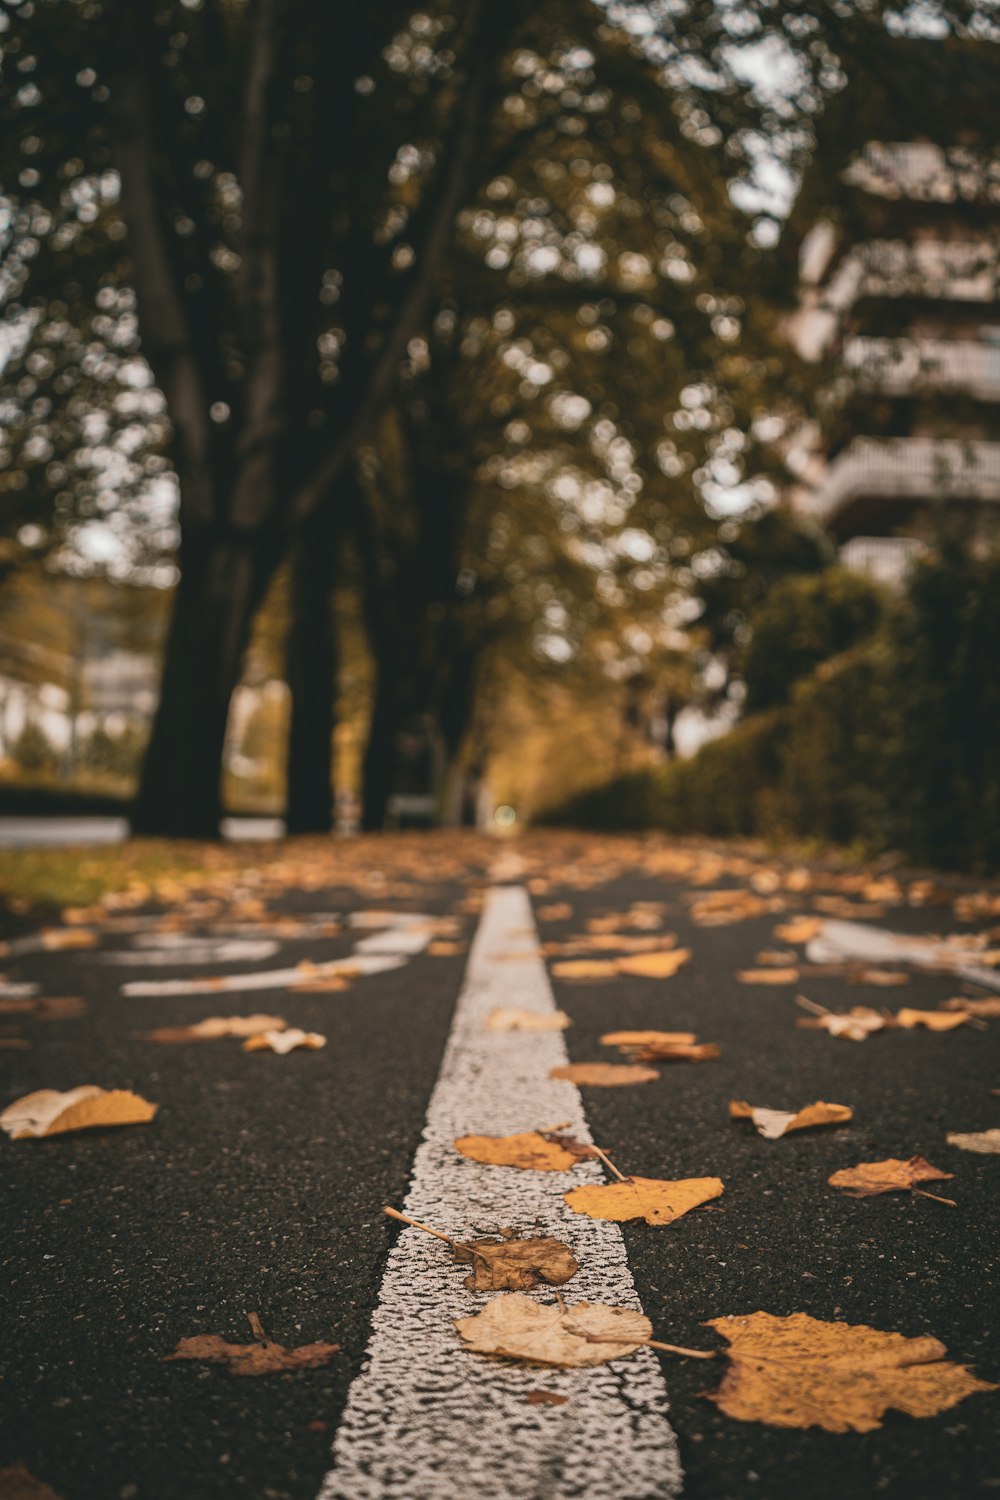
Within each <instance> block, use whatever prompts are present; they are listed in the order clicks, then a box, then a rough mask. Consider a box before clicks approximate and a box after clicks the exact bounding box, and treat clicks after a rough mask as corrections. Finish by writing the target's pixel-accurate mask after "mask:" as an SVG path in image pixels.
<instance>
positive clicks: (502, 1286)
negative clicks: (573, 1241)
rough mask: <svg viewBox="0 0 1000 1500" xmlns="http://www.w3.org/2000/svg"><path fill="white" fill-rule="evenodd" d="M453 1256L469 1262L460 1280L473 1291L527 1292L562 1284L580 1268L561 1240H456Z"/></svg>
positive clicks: (466, 1262) (463, 1261)
mask: <svg viewBox="0 0 1000 1500" xmlns="http://www.w3.org/2000/svg"><path fill="white" fill-rule="evenodd" d="M453 1249H454V1254H455V1259H456V1260H457V1261H459V1262H460V1263H462V1264H468V1263H470V1262H471V1264H472V1275H471V1276H467V1277H466V1278H465V1281H464V1282H463V1283H462V1284H463V1286H467V1287H469V1288H470V1290H472V1291H476V1292H506V1291H509V1292H529V1291H531V1290H532V1289H533V1288H534V1287H536V1286H541V1285H543V1284H545V1283H547V1284H548V1285H549V1286H562V1285H563V1284H564V1283H565V1282H567V1281H569V1279H570V1277H572V1276H575V1275H576V1273H577V1271H578V1270H579V1269H580V1265H579V1262H578V1261H577V1260H576V1258H575V1256H574V1255H573V1252H572V1251H571V1250H570V1248H569V1246H568V1245H564V1244H563V1242H562V1240H556V1239H540V1240H519V1239H500V1240H492V1239H485V1240H467V1241H456V1243H455V1244H454V1246H453Z"/></svg>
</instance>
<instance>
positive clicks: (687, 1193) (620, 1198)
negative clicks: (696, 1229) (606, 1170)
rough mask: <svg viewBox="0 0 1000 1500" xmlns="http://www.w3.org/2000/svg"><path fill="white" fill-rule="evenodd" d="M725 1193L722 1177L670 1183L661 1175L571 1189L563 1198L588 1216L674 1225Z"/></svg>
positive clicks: (591, 1217) (571, 1206)
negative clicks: (691, 1211) (701, 1205)
mask: <svg viewBox="0 0 1000 1500" xmlns="http://www.w3.org/2000/svg"><path fill="white" fill-rule="evenodd" d="M721 1195H722V1180H721V1178H719V1177H682V1178H680V1179H679V1180H677V1181H674V1182H671V1181H667V1180H664V1179H661V1178H658V1177H629V1178H627V1179H626V1181H625V1182H605V1183H599V1184H596V1185H589V1184H588V1185H587V1186H585V1187H578V1188H571V1189H570V1191H569V1192H568V1193H563V1197H564V1198H565V1199H566V1202H567V1203H568V1204H569V1206H570V1208H571V1209H572V1210H573V1212H574V1213H575V1214H586V1215H587V1217H588V1218H589V1219H613V1220H614V1221H615V1222H616V1223H619V1224H620V1223H624V1222H625V1221H626V1220H628V1219H645V1221H646V1223H647V1224H672V1223H673V1222H674V1220H675V1219H679V1218H681V1216H682V1215H683V1214H686V1213H689V1212H690V1210H691V1209H692V1208H698V1207H699V1205H700V1204H702V1203H708V1202H709V1201H710V1200H711V1199H712V1198H718V1197H721Z"/></svg>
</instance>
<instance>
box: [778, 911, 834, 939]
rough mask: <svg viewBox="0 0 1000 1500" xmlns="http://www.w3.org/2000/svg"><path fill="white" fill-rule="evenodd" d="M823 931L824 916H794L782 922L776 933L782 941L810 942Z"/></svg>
mask: <svg viewBox="0 0 1000 1500" xmlns="http://www.w3.org/2000/svg"><path fill="white" fill-rule="evenodd" d="M822 931H823V918H822V917H792V918H791V919H790V920H789V921H787V922H781V923H780V924H779V925H778V926H777V927H776V928H775V929H774V935H775V937H776V938H778V939H779V941H781V942H782V943H808V942H810V941H811V940H812V939H813V938H814V937H819V934H820V933H821V932H822Z"/></svg>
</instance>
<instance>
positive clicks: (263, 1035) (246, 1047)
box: [243, 1026, 326, 1057]
mask: <svg viewBox="0 0 1000 1500" xmlns="http://www.w3.org/2000/svg"><path fill="white" fill-rule="evenodd" d="M325 1046H326V1037H325V1036H321V1035H320V1033H319V1032H318V1031H300V1030H299V1028H298V1027H297V1026H289V1027H288V1028H287V1029H286V1030H285V1031H260V1032H258V1033H257V1034H256V1035H254V1036H248V1037H247V1039H246V1041H245V1042H244V1043H243V1051H244V1052H277V1053H278V1054H279V1055H280V1056H282V1057H284V1056H285V1054H286V1053H287V1052H294V1051H295V1050H296V1049H297V1048H299V1047H302V1048H305V1049H306V1050H307V1051H310V1052H318V1051H319V1049H320V1048H321V1047H325Z"/></svg>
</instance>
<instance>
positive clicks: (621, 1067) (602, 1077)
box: [549, 1062, 660, 1089]
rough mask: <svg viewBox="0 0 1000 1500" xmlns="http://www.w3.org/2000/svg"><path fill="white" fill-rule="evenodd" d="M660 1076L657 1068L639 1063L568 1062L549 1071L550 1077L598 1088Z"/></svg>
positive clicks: (653, 1078) (640, 1081)
mask: <svg viewBox="0 0 1000 1500" xmlns="http://www.w3.org/2000/svg"><path fill="white" fill-rule="evenodd" d="M659 1076H660V1075H659V1073H658V1072H657V1071H656V1069H655V1068H644V1067H641V1066H640V1065H639V1064H637V1063H601V1062H596V1063H568V1064H567V1065H566V1066H565V1067H562V1068H552V1069H550V1071H549V1077H550V1078H565V1079H566V1080H567V1082H569V1083H575V1084H578V1085H580V1086H582V1087H584V1088H596V1089H617V1088H623V1087H627V1086H628V1085H629V1084H633V1083H653V1082H655V1080H656V1079H657V1078H659Z"/></svg>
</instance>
